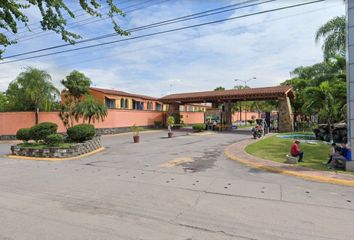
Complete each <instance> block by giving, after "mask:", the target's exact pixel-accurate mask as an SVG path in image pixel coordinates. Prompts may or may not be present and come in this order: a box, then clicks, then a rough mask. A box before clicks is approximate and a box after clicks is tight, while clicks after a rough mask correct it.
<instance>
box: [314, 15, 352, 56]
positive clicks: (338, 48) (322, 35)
mask: <svg viewBox="0 0 354 240" xmlns="http://www.w3.org/2000/svg"><path fill="white" fill-rule="evenodd" d="M345 26H346V19H345V16H337V17H335V18H332V19H331V20H329V21H328V22H326V23H325V24H324V25H322V26H321V27H320V28H319V29H318V30H317V32H316V37H315V40H316V42H319V40H320V39H323V45H322V49H323V55H324V57H325V59H326V60H327V59H329V58H332V57H335V56H336V55H340V56H342V57H344V56H345V49H346V47H345V42H346V40H345V39H346V34H345V32H346V31H345Z"/></svg>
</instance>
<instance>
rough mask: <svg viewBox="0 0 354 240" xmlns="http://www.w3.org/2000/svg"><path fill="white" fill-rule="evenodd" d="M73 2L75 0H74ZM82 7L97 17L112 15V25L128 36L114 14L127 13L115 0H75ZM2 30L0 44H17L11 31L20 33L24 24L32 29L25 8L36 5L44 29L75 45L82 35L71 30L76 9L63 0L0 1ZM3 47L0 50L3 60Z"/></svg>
mask: <svg viewBox="0 0 354 240" xmlns="http://www.w3.org/2000/svg"><path fill="white" fill-rule="evenodd" d="M73 2H74V1H73ZM76 2H77V3H78V4H79V5H80V7H81V9H82V10H84V11H85V12H86V13H87V14H89V15H91V16H94V17H102V16H103V15H107V16H108V17H110V19H111V21H112V24H113V28H114V30H115V31H116V32H117V34H120V35H128V32H126V31H124V30H122V29H121V28H120V27H119V25H118V23H117V22H116V20H115V19H114V17H115V16H116V15H120V16H124V15H125V14H124V13H123V12H122V10H121V9H119V8H118V7H117V5H116V4H115V3H114V2H113V0H105V1H98V0H80V1H76ZM102 2H105V3H104V4H105V5H106V6H107V9H108V10H106V11H105V12H104V13H102V12H103V9H104V8H103V7H102V6H103V4H102ZM0 3H1V4H0V29H4V30H5V32H2V33H0V46H3V47H4V48H6V47H7V46H9V45H11V44H15V43H16V40H15V39H10V38H9V36H8V35H9V34H8V33H13V34H16V33H18V29H19V25H24V26H25V27H26V28H27V29H28V30H29V31H30V30H31V29H30V27H29V24H28V23H29V21H30V19H29V16H28V15H27V14H26V11H25V10H26V9H29V8H37V9H38V10H39V12H40V14H41V17H42V20H41V21H40V24H41V27H42V30H44V31H53V32H55V33H57V34H60V35H61V38H62V39H63V40H64V41H66V42H69V43H71V44H74V43H75V41H76V40H77V39H80V38H81V36H80V35H79V34H77V33H74V32H71V31H68V30H67V29H68V28H67V27H66V24H67V21H68V19H75V18H76V13H75V12H76V11H72V10H71V9H70V7H69V6H68V4H66V3H65V1H63V0H57V1H53V0H24V1H0ZM3 52H4V49H0V59H1V56H2V53H3Z"/></svg>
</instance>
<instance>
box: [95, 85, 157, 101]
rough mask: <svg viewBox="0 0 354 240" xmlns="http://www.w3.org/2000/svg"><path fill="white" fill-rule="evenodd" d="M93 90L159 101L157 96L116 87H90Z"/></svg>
mask: <svg viewBox="0 0 354 240" xmlns="http://www.w3.org/2000/svg"><path fill="white" fill-rule="evenodd" d="M90 89H91V90H94V91H97V92H101V93H104V94H108V95H115V96H122V97H132V98H141V99H144V100H155V101H157V100H158V99H157V98H155V97H150V96H145V95H140V94H133V93H128V92H123V91H118V90H114V89H104V88H95V87H90Z"/></svg>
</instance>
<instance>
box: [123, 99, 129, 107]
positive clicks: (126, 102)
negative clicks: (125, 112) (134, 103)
mask: <svg viewBox="0 0 354 240" xmlns="http://www.w3.org/2000/svg"><path fill="white" fill-rule="evenodd" d="M124 108H129V106H128V99H125V100H124Z"/></svg>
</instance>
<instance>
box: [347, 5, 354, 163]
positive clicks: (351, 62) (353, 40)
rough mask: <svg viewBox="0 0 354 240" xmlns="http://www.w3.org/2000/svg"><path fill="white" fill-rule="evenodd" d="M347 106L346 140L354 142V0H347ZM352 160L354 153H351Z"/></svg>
mask: <svg viewBox="0 0 354 240" xmlns="http://www.w3.org/2000/svg"><path fill="white" fill-rule="evenodd" d="M346 7H347V64H348V65H347V98H348V100H347V103H348V104H347V108H348V121H347V126H348V141H349V143H350V144H351V145H350V146H351V147H353V144H354V0H347V6H346ZM352 160H354V154H352Z"/></svg>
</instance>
